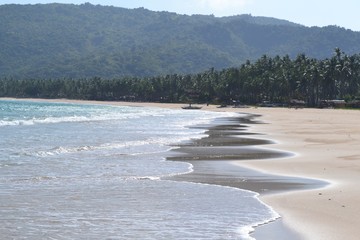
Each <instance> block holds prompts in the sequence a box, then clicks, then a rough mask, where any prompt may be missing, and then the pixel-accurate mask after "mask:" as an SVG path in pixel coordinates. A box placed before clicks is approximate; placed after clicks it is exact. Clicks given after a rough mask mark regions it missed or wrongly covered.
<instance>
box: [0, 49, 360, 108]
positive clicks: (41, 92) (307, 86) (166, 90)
mask: <svg viewBox="0 0 360 240" xmlns="http://www.w3.org/2000/svg"><path fill="white" fill-rule="evenodd" d="M359 95H360V55H359V54H355V55H346V54H345V53H344V52H342V51H341V50H340V49H338V48H337V49H335V53H334V55H333V56H332V57H331V58H326V59H324V60H317V59H314V58H309V57H307V56H306V55H305V54H300V55H298V56H297V57H296V58H294V59H291V58H290V57H289V56H288V55H285V56H284V57H280V56H275V57H269V56H267V55H263V56H262V57H261V58H259V59H258V60H256V61H255V62H254V63H251V62H250V61H247V62H246V63H245V64H242V65H241V66H240V67H238V68H235V67H232V68H227V69H223V70H215V69H214V68H211V69H209V70H207V71H204V72H201V73H197V74H186V75H180V74H172V75H160V76H156V77H142V78H138V77H120V78H113V79H103V78H100V77H92V78H79V79H70V78H62V79H28V80H23V79H12V78H2V79H0V97H41V98H69V99H89V100H110V101H117V100H123V101H151V102H198V103H206V102H207V103H211V102H212V103H225V104H228V103H231V102H232V101H233V100H236V101H240V102H242V103H245V104H256V103H260V102H263V101H269V102H274V103H279V104H286V103H288V102H289V101H290V100H291V99H298V100H303V101H305V102H306V103H307V105H308V106H311V107H313V106H318V105H319V104H320V102H321V100H333V99H346V100H348V101H351V100H356V99H357V97H358V96H359Z"/></svg>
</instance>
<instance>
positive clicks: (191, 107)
mask: <svg viewBox="0 0 360 240" xmlns="http://www.w3.org/2000/svg"><path fill="white" fill-rule="evenodd" d="M181 108H182V109H201V108H202V107H200V106H192V105H191V103H189V106H184V107H181Z"/></svg>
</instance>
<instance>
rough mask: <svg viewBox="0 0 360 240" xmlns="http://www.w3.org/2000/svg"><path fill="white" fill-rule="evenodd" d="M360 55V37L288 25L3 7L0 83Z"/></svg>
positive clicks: (89, 8)
mask: <svg viewBox="0 0 360 240" xmlns="http://www.w3.org/2000/svg"><path fill="white" fill-rule="evenodd" d="M336 47H338V48H341V49H342V50H343V51H345V52H347V53H348V54H355V53H359V52H360V32H353V31H350V30H346V29H344V28H340V27H336V26H329V27H324V28H318V27H312V28H309V27H304V26H301V25H298V24H295V23H291V22H288V21H285V20H278V19H274V18H265V17H252V16H251V15H240V16H233V17H225V18H216V17H214V16H204V15H193V16H187V15H179V14H175V13H169V12H153V11H149V10H146V9H144V8H139V9H124V8H117V7H109V6H107V7H105V6H100V5H96V6H94V5H91V4H88V3H86V4H83V5H70V4H45V5H42V4H37V5H0V77H14V78H63V77H66V78H69V77H70V78H83V77H94V76H98V77H103V78H113V77H121V76H153V75H164V74H173V73H195V72H200V71H204V70H206V69H209V68H211V67H214V68H215V69H221V68H226V67H232V66H239V65H240V64H242V63H244V62H245V61H246V60H248V59H249V60H254V59H258V58H259V57H261V56H262V55H264V54H266V55H268V56H275V55H280V56H284V55H287V54H288V55H289V56H290V57H292V58H293V57H296V56H297V55H298V54H299V53H304V54H306V55H307V56H309V57H314V58H318V59H322V58H326V57H330V56H331V54H332V53H333V50H334V49H335V48H336Z"/></svg>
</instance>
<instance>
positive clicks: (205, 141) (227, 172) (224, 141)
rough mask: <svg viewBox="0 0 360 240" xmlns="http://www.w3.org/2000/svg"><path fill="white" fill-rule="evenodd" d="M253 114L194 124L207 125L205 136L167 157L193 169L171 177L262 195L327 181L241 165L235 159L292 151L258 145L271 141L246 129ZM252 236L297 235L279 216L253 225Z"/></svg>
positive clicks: (276, 155)
mask: <svg viewBox="0 0 360 240" xmlns="http://www.w3.org/2000/svg"><path fill="white" fill-rule="evenodd" d="M256 117H258V116H256V115H244V117H238V118H222V119H217V121H216V122H214V123H213V125H209V126H197V127H198V128H205V129H207V131H206V132H205V134H206V135H207V137H204V138H202V139H198V140H194V141H191V142H188V143H185V144H181V145H179V146H178V147H179V148H177V149H174V150H173V152H174V154H173V156H172V157H168V160H171V161H186V162H189V163H191V164H192V165H193V167H194V171H193V172H192V173H189V174H185V175H178V176H175V177H172V178H171V179H172V180H178V181H190V182H196V183H206V184H216V185H222V186H230V187H236V188H240V189H246V190H250V191H254V192H257V193H260V194H261V195H263V196H264V195H268V194H270V195H271V194H275V193H282V192H289V191H296V190H305V189H314V188H322V187H324V186H325V185H327V183H326V182H323V181H319V180H315V179H308V178H299V177H290V176H280V175H273V174H270V173H264V172H260V171H257V170H253V169H249V168H245V167H241V164H239V161H258V160H260V159H281V158H286V157H291V156H292V155H293V154H291V153H289V152H285V151H279V150H274V149H267V148H264V147H262V146H266V145H269V144H274V142H273V141H271V140H266V139H262V138H261V137H262V134H260V133H256V132H253V131H252V132H249V131H248V128H249V126H250V125H253V124H258V123H257V122H256V120H255V119H256ZM239 165H240V166H239ZM252 236H253V237H255V238H256V239H258V240H265V239H266V240H270V239H277V240H288V239H293V240H300V239H301V236H300V235H299V234H298V233H297V232H296V231H294V230H292V229H291V228H289V227H287V226H285V225H284V223H283V221H282V219H281V218H280V219H277V220H275V221H273V222H271V223H269V224H266V225H263V226H260V227H257V228H256V230H255V232H254V233H252Z"/></svg>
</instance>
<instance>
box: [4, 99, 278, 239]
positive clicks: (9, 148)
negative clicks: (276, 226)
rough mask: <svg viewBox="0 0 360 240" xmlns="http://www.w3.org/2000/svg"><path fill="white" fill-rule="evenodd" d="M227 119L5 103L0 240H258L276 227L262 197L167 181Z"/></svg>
mask: <svg viewBox="0 0 360 240" xmlns="http://www.w3.org/2000/svg"><path fill="white" fill-rule="evenodd" d="M224 114H225V113H213V112H206V111H186V110H169V109H161V108H143V107H119V106H107V105H90V104H71V103H48V102H35V101H34V102H32V101H20V100H0V236H1V239H252V238H251V237H250V236H249V231H251V230H252V227H254V226H256V225H258V224H262V223H265V222H267V221H270V220H273V219H275V218H277V217H278V215H277V214H276V213H275V212H274V211H273V210H272V209H271V208H269V207H268V206H266V205H264V204H263V203H261V202H260V201H259V200H258V199H257V196H256V193H253V192H249V191H244V190H240V189H236V188H230V187H223V186H215V185H206V184H199V183H189V182H179V181H171V180H165V179H163V178H164V177H167V178H166V179H169V178H168V177H169V176H173V175H179V174H187V173H189V172H191V171H196V169H193V167H192V165H191V164H189V163H185V162H172V161H166V160H165V158H166V156H169V154H170V153H169V150H170V149H171V148H172V146H174V145H175V144H177V143H180V142H182V141H188V140H190V139H193V138H201V137H203V136H204V132H203V131H204V130H201V129H193V128H188V126H191V125H196V124H205V123H209V122H211V121H212V120H214V119H215V118H217V117H221V116H224ZM227 114H230V113H227Z"/></svg>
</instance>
